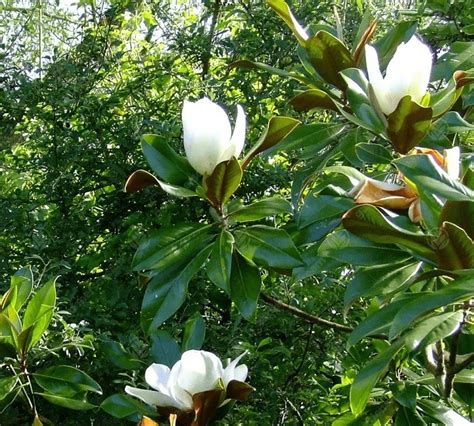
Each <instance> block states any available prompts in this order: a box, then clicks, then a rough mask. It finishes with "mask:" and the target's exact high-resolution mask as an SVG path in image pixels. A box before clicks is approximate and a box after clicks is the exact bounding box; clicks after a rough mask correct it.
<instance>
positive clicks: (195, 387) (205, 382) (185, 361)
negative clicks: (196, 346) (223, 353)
mask: <svg viewBox="0 0 474 426" xmlns="http://www.w3.org/2000/svg"><path fill="white" fill-rule="evenodd" d="M223 375H224V370H223V368H222V363H221V360H220V359H219V358H218V357H217V356H215V355H214V354H213V353H211V352H206V351H196V350H190V351H186V352H184V353H183V355H182V356H181V370H180V373H179V375H178V385H179V386H180V387H181V388H183V389H184V390H185V391H187V392H189V393H190V394H191V395H194V394H196V393H199V392H204V391H207V390H212V389H216V385H217V382H218V380H219V379H220V378H222V377H223Z"/></svg>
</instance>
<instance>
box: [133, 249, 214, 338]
mask: <svg viewBox="0 0 474 426" xmlns="http://www.w3.org/2000/svg"><path fill="white" fill-rule="evenodd" d="M211 247H212V246H211V245H208V246H206V247H205V248H204V249H202V250H201V251H200V252H198V253H197V254H195V255H194V256H193V258H192V259H191V260H189V261H188V262H187V263H185V264H184V265H183V264H182V263H178V264H176V266H175V267H172V268H168V269H166V270H160V271H159V272H158V273H157V274H156V275H155V276H154V277H153V278H152V280H151V281H150V282H149V283H148V285H147V287H146V290H145V295H144V296H143V302H142V309H141V322H142V326H143V329H144V330H145V331H146V332H148V333H151V332H153V330H156V329H157V328H158V327H159V326H160V325H161V324H163V322H164V321H166V320H167V319H168V318H170V317H171V316H172V315H173V314H174V313H175V312H176V311H177V310H178V309H179V308H180V306H181V305H182V304H183V302H184V300H185V298H186V292H187V289H188V283H189V281H190V280H191V278H192V277H193V276H194V275H196V273H197V272H198V271H199V270H200V269H201V267H202V265H203V263H204V262H205V261H206V260H207V258H208V257H209V254H210V252H211Z"/></svg>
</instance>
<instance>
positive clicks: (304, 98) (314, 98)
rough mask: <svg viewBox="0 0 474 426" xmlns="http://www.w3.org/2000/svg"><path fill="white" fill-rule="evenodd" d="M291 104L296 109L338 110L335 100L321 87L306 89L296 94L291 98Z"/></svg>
mask: <svg viewBox="0 0 474 426" xmlns="http://www.w3.org/2000/svg"><path fill="white" fill-rule="evenodd" d="M290 104H291V105H292V106H293V108H294V109H295V110H296V111H309V110H312V109H314V108H322V109H330V110H333V111H338V109H337V106H336V104H335V102H334V100H333V99H332V98H331V97H330V96H329V95H328V94H327V93H326V92H323V91H322V90H319V89H310V90H306V91H305V92H303V93H300V94H298V95H296V96H295V97H294V98H292V99H291V100H290Z"/></svg>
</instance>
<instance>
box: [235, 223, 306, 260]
mask: <svg viewBox="0 0 474 426" xmlns="http://www.w3.org/2000/svg"><path fill="white" fill-rule="evenodd" d="M235 242H236V247H237V250H238V251H239V252H240V253H241V254H242V255H243V256H244V257H245V258H247V259H249V260H252V261H254V262H255V263H258V264H261V265H263V266H266V267H271V268H279V269H292V268H296V267H297V266H301V265H302V264H303V261H302V259H301V256H300V254H299V252H298V250H297V248H296V247H295V245H294V244H293V241H292V240H291V238H290V236H289V235H288V234H287V233H286V232H285V231H283V230H282V229H276V228H272V227H269V226H263V225H256V226H251V227H247V228H242V229H238V230H236V231H235Z"/></svg>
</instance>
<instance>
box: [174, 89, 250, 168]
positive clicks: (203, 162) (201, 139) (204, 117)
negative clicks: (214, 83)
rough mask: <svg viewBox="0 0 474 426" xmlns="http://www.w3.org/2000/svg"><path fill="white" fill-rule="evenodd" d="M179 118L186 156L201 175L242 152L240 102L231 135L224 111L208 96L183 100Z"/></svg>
mask: <svg viewBox="0 0 474 426" xmlns="http://www.w3.org/2000/svg"><path fill="white" fill-rule="evenodd" d="M182 119H183V130H184V149H185V151H186V157H187V158H188V161H189V163H190V164H191V166H192V167H193V168H194V169H195V170H196V171H197V172H198V173H200V174H201V175H204V174H207V175H210V174H211V173H212V172H213V170H214V168H215V167H216V166H217V165H218V164H219V163H221V162H223V161H227V160H230V159H231V158H232V157H236V158H237V157H238V156H239V155H240V153H241V152H242V149H243V147H244V142H245V126H246V124H245V121H246V120H245V113H244V110H243V109H242V107H241V106H240V105H237V119H236V121H235V128H234V133H233V134H232V133H231V128H230V122H229V118H228V117H227V114H226V113H225V111H224V110H223V109H222V107H220V106H219V105H217V104H215V103H214V102H212V101H210V100H209V99H208V98H202V99H200V100H199V101H197V102H189V101H184V106H183V113H182Z"/></svg>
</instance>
